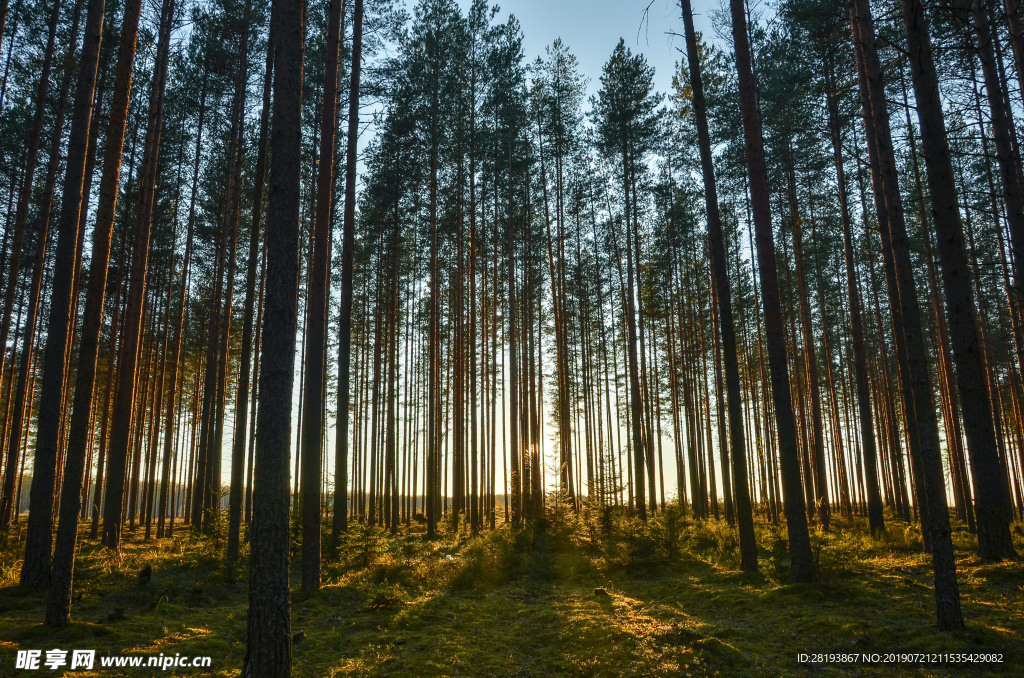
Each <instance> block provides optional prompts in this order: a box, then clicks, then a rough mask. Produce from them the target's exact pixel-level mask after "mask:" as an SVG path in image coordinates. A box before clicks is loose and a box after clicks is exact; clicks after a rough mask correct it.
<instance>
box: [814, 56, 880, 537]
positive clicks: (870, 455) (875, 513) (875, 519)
mask: <svg viewBox="0 0 1024 678" xmlns="http://www.w3.org/2000/svg"><path fill="white" fill-rule="evenodd" d="M825 74H826V77H827V78H828V79H829V84H828V85H827V90H828V91H827V94H826V96H827V98H828V118H829V137H830V140H831V141H832V154H833V156H834V158H835V165H836V182H837V184H838V189H839V190H838V195H839V212H840V216H841V218H842V221H843V254H844V262H845V272H846V295H847V299H848V302H849V303H848V305H849V309H850V338H851V343H852V345H853V369H854V375H855V378H856V382H857V414H858V423H859V426H860V443H861V450H862V453H863V455H864V473H865V476H866V477H867V499H868V526H869V528H870V530H871V533H872V534H877V533H878V532H879V531H880V530H884V529H885V518H884V516H883V515H882V495H881V492H880V490H879V485H878V452H877V450H876V448H875V433H874V423H873V421H872V416H871V394H870V389H871V384H870V382H869V381H868V371H867V349H866V348H865V345H864V322H863V320H862V318H861V309H862V306H861V301H860V288H859V286H858V284H857V270H856V266H857V262H856V260H855V259H854V251H853V220H852V218H851V216H850V205H849V201H848V194H847V192H846V172H845V165H844V162H843V151H842V148H843V144H842V132H841V130H840V126H839V125H840V122H839V102H838V94H837V93H836V92H835V89H834V80H833V69H832V66H831V63H827V64H825Z"/></svg>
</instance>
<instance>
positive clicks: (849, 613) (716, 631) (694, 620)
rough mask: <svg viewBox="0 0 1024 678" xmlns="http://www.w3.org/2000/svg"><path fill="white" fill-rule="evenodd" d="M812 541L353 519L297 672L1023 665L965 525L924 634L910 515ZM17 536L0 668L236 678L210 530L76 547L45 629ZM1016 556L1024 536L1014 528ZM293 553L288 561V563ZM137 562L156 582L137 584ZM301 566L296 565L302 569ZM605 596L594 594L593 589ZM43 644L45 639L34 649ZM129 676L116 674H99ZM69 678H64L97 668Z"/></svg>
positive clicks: (238, 603) (1018, 584)
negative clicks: (806, 553) (950, 626)
mask: <svg viewBox="0 0 1024 678" xmlns="http://www.w3.org/2000/svg"><path fill="white" fill-rule="evenodd" d="M838 528H839V529H834V530H833V531H832V532H831V533H830V534H816V535H814V537H813V539H814V548H815V554H816V557H817V558H818V564H819V571H820V573H821V577H820V582H819V583H817V584H813V585H792V584H789V583H788V555H787V550H786V541H785V529H784V528H779V527H775V526H772V525H768V524H761V523H759V524H758V539H759V544H760V549H761V553H760V566H761V567H760V572H759V573H757V574H750V575H745V574H741V573H740V572H739V571H738V569H737V562H738V552H737V539H736V537H735V536H734V533H733V531H732V530H730V528H729V526H728V525H726V524H725V523H724V522H721V523H719V522H714V521H712V522H709V523H698V524H695V523H693V522H691V521H689V520H688V519H686V518H684V517H682V516H681V515H679V514H678V512H674V511H670V512H669V514H668V515H667V517H666V516H660V517H659V518H657V519H656V520H654V521H652V522H651V523H650V524H649V525H646V526H645V525H641V524H640V523H639V522H637V521H634V520H630V519H627V518H623V517H615V516H608V515H605V516H598V515H587V516H584V517H583V518H574V517H572V516H571V515H568V514H566V513H565V512H561V511H555V512H553V513H552V515H551V516H550V517H549V521H548V523H547V525H546V527H545V528H544V529H543V530H541V529H527V530H523V531H520V532H518V533H513V532H512V531H511V530H509V529H508V528H503V529H498V530H496V531H494V532H490V533H485V534H484V536H482V537H479V538H476V539H470V538H468V537H467V536H466V535H465V534H461V535H459V536H458V537H455V536H451V537H448V538H444V539H439V540H436V541H433V542H426V541H424V539H423V536H422V533H421V532H417V531H416V530H415V528H414V529H413V530H412V531H410V532H406V533H402V534H399V535H397V536H388V535H385V534H383V533H381V532H379V531H377V530H373V529H366V528H363V527H360V526H357V527H355V528H354V529H353V530H352V531H351V533H350V534H349V535H348V537H347V539H346V542H345V544H344V545H343V548H342V549H341V550H340V554H341V555H340V556H339V557H328V558H327V559H326V561H325V565H324V587H323V589H322V590H321V592H320V593H319V594H318V595H316V596H313V597H304V596H302V595H301V594H300V593H299V592H298V577H297V575H296V577H295V578H294V579H293V591H294V593H293V596H292V631H293V633H294V634H295V640H296V641H297V642H296V643H295V645H294V673H295V675H297V676H316V677H327V676H378V675H380V676H383V675H388V676H415V677H417V678H420V677H424V676H519V677H527V676H679V675H695V676H705V675H721V676H747V675H749V676H788V675H806V674H812V675H825V676H827V675H848V674H856V675H919V676H933V675H934V676H944V675H988V674H990V673H991V674H999V675H1018V676H1020V675H1024V567H1022V565H1021V563H1020V562H1015V563H1001V564H988V563H984V562H982V561H979V560H978V559H977V558H976V557H975V556H974V555H973V547H974V541H975V540H974V538H973V537H972V536H971V535H969V534H967V532H966V531H963V530H958V531H957V532H956V533H955V536H954V541H955V545H956V547H957V565H958V575H959V576H958V579H959V582H960V593H961V599H962V603H963V608H964V617H965V618H966V620H967V630H966V631H965V632H962V633H954V634H943V633H939V632H938V631H936V630H935V625H934V599H933V596H932V592H931V589H930V581H931V575H930V562H929V559H928V558H927V557H926V556H924V555H922V553H921V543H920V538H919V535H918V533H917V532H916V530H915V529H914V528H911V527H907V526H905V525H901V524H898V523H892V524H891V525H890V527H889V531H888V533H887V534H886V535H885V536H883V537H882V538H881V539H879V540H874V539H871V538H870V537H868V536H867V535H866V534H865V532H864V526H863V524H861V523H857V524H846V525H839V526H838ZM18 538H19V533H18V532H17V531H16V532H14V533H13V534H12V535H11V537H9V538H8V541H7V542H6V543H0V676H7V675H25V676H28V675H32V674H33V673H37V672H30V671H15V670H14V669H13V668H12V667H13V665H14V658H15V654H16V650H17V649H26V648H33V649H42V650H44V651H45V650H47V649H51V648H62V649H69V648H71V649H75V648H77V649H95V650H97V654H98V655H102V654H104V653H109V654H113V655H126V654H140V655H143V654H144V655H155V654H159V653H164V654H165V655H171V656H173V655H174V654H175V653H181V654H183V655H190V656H196V655H209V656H211V657H212V667H211V669H206V670H201V669H191V670H188V671H179V672H177V673H175V672H174V671H173V670H171V671H167V672H161V671H155V670H154V669H146V670H141V671H137V672H136V673H134V674H133V673H131V672H130V671H129V672H128V675H140V676H141V675H154V674H156V675H164V676H167V675H209V674H213V675H224V676H232V675H238V673H239V669H240V667H241V663H242V657H243V655H244V651H245V613H246V607H247V604H246V596H247V587H246V568H245V565H244V561H243V563H242V564H241V565H238V566H234V567H232V566H227V565H225V564H224V563H223V561H222V558H221V554H222V553H223V550H224V541H223V536H222V535H221V534H219V533H216V532H215V533H213V534H208V535H203V536H186V535H184V534H182V536H178V537H175V538H173V539H163V540H160V541H151V542H143V541H142V540H141V538H135V537H132V538H130V539H129V540H128V543H127V544H126V546H125V548H124V550H123V551H122V553H120V554H112V553H109V552H107V551H105V550H104V549H102V548H101V547H99V546H98V545H97V544H95V543H93V542H90V541H88V540H83V542H82V545H81V550H80V553H79V558H78V565H77V569H76V572H75V600H76V604H75V607H74V610H73V618H74V622H73V623H72V625H71V626H70V627H68V628H66V629H64V630H62V631H59V632H57V633H54V632H52V631H51V630H50V629H47V628H45V627H44V626H42V625H41V621H42V617H43V609H44V594H42V593H39V592H26V591H22V590H20V589H18V588H16V584H17V576H18V571H19V568H20V560H19V558H20V548H21V544H20V542H19V540H18ZM1015 539H1016V540H1017V548H1018V551H1019V552H1021V553H1024V534H1022V532H1021V530H1020V526H1019V525H1017V526H1016V527H1015ZM293 561H294V559H293ZM147 565H151V566H152V568H153V575H152V580H151V581H149V582H148V583H146V584H139V583H138V574H139V572H140V570H142V569H143V568H144V567H146V566H147ZM296 569H297V568H296ZM598 588H600V589H603V591H597V590H596V589H598ZM836 652H846V653H880V654H884V653H887V652H899V653H909V652H926V653H938V652H942V653H945V652H960V653H1001V654H1002V659H1003V662H1002V663H1001V664H984V665H981V664H955V665H954V664H949V663H947V664H937V665H934V664H933V665H920V664H918V665H913V666H911V665H905V664H904V665H894V664H881V663H876V664H867V663H864V662H859V663H855V664H846V665H839V664H829V665H823V664H817V665H811V664H807V663H799V662H798V661H797V655H798V654H799V653H808V654H812V653H836ZM44 656H45V652H44ZM107 673H108V674H110V675H123V674H124V670H123V669H118V670H112V669H111V670H108V671H107ZM97 674H103V672H102V671H100V672H97V673H78V674H70V673H69V674H67V675H97Z"/></svg>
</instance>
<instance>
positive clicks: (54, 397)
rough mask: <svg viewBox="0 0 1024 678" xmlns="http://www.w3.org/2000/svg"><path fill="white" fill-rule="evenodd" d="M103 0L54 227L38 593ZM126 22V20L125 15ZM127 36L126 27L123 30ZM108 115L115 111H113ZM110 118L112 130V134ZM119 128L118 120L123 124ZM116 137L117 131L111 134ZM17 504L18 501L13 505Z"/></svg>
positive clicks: (35, 490) (32, 540) (88, 30)
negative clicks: (55, 250) (55, 232)
mask: <svg viewBox="0 0 1024 678" xmlns="http://www.w3.org/2000/svg"><path fill="white" fill-rule="evenodd" d="M103 10H104V0H89V5H88V10H87V16H86V24H85V36H84V40H83V44H82V51H81V53H80V56H79V66H78V82H77V83H76V85H75V104H74V107H73V109H72V115H71V132H70V136H69V137H68V138H69V142H68V150H67V159H66V161H65V162H66V167H67V170H66V172H65V176H64V189H63V196H62V199H61V211H60V219H59V221H58V222H57V254H56V260H55V264H54V275H53V283H52V287H51V292H50V315H49V322H48V327H47V333H46V348H45V349H44V354H43V383H42V392H41V395H40V404H39V415H38V419H37V429H38V435H37V437H36V451H35V463H34V471H33V476H32V490H31V495H30V500H29V524H28V533H27V535H26V540H25V561H24V564H23V566H22V570H21V582H20V583H21V585H22V586H25V587H31V588H41V587H43V586H46V585H47V583H48V582H49V574H50V547H51V544H52V529H53V503H54V475H55V469H56V466H57V447H58V445H59V442H60V441H59V429H60V419H61V411H62V407H61V404H62V399H63V394H64V383H65V378H66V376H67V375H66V374H65V369H64V366H65V364H66V363H67V358H68V353H69V350H70V344H71V340H70V337H69V333H70V332H69V330H70V329H71V304H72V292H73V282H74V278H75V271H74V269H75V268H76V267H77V264H78V262H77V260H76V251H77V249H78V239H79V238H80V237H81V233H80V226H81V224H80V219H79V217H80V212H81V209H82V203H83V198H82V186H83V183H84V180H85V165H86V155H87V150H88V144H89V126H90V123H91V121H92V112H93V111H92V109H93V94H94V93H95V88H96V71H97V66H98V64H99V51H100V37H101V34H102V31H103ZM126 17H127V18H128V19H130V18H131V17H130V16H128V15H127V14H126ZM124 30H125V32H126V33H130V32H131V21H128V22H127V23H126V24H125V29H124ZM112 113H114V111H113V110H112ZM114 122H115V118H114V117H113V116H112V118H111V129H112V130H116V125H114ZM122 126H123V119H122ZM115 134H116V131H115ZM15 501H17V499H15Z"/></svg>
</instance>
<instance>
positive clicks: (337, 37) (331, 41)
mask: <svg viewBox="0 0 1024 678" xmlns="http://www.w3.org/2000/svg"><path fill="white" fill-rule="evenodd" d="M342 4H343V2H342V0H331V2H330V5H329V9H328V14H327V54H326V57H325V59H326V63H325V66H324V85H323V102H322V105H321V113H320V116H321V120H320V157H319V160H318V162H317V168H318V170H317V184H316V216H315V220H314V226H313V258H312V262H311V264H310V267H309V280H308V283H307V292H306V293H307V294H308V295H309V296H308V297H307V298H308V300H309V301H308V304H309V308H308V320H307V322H306V327H305V338H306V341H305V344H306V345H305V362H306V374H305V380H306V383H305V387H306V388H305V393H304V395H303V400H302V407H303V415H302V419H303V427H302V450H301V454H302V478H301V481H300V482H301V495H302V590H303V591H306V592H307V593H308V592H312V591H316V590H317V589H319V588H320V519H321V513H320V469H321V465H322V463H323V413H324V395H325V394H324V388H323V385H324V373H325V371H326V365H325V361H324V357H325V353H324V350H325V346H326V344H327V294H328V288H329V286H330V280H329V278H330V266H331V262H330V254H329V252H328V245H329V241H330V237H331V207H332V206H333V204H334V200H333V192H334V191H333V189H334V145H335V144H334V132H335V130H336V129H337V126H338V125H337V118H338V58H339V52H340V49H341V13H342ZM239 463H241V456H240V455H239Z"/></svg>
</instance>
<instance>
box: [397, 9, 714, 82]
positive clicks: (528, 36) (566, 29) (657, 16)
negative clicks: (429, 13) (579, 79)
mask: <svg viewBox="0 0 1024 678" xmlns="http://www.w3.org/2000/svg"><path fill="white" fill-rule="evenodd" d="M458 3H459V5H460V6H461V7H462V8H463V10H464V11H465V10H466V9H468V8H469V6H470V4H471V0H458ZM648 3H650V10H649V12H648V19H649V21H647V22H644V9H645V8H646V7H647V6H648ZM412 4H414V3H413V2H412V0H410V2H409V5H410V6H411V5H412ZM497 4H498V5H499V7H500V8H501V12H500V14H499V19H504V18H505V17H507V16H508V14H509V13H512V14H515V16H516V17H517V18H518V19H519V23H520V24H521V25H522V27H523V35H524V40H523V47H524V49H525V52H526V60H527V62H528V63H532V62H533V61H534V60H535V59H536V58H537V57H538V56H543V55H544V48H545V47H546V46H548V45H550V44H551V43H552V42H554V40H555V38H559V37H560V38H562V42H564V43H565V44H566V45H567V46H568V47H569V49H570V50H571V51H572V52H573V54H575V55H576V58H577V59H578V60H579V64H580V70H581V72H582V73H583V74H584V75H585V76H587V77H588V78H590V81H591V82H590V83H589V85H588V88H587V92H588V95H589V94H594V93H595V92H597V90H598V88H599V87H600V82H599V80H598V79H599V77H600V75H601V67H602V66H603V65H604V63H605V61H607V60H608V56H609V55H610V54H611V52H612V49H614V48H615V45H616V43H618V41H619V38H624V39H625V40H626V46H627V47H629V48H630V49H631V50H633V51H634V52H642V53H643V54H644V56H646V57H647V61H648V62H649V63H650V64H651V65H652V66H654V69H655V76H654V82H655V87H656V88H657V90H658V91H659V92H661V93H662V94H667V93H668V91H669V89H670V88H671V86H672V72H673V70H674V68H675V62H676V61H678V60H679V59H680V57H681V55H680V53H679V51H678V50H677V47H678V48H682V47H683V41H682V39H681V38H679V37H673V36H670V35H668V32H669V31H674V32H677V33H682V29H683V21H682V17H681V15H680V13H679V6H678V3H677V2H676V0H653V2H651V0H589V1H588V0H506V1H505V2H500V1H499V2H497ZM693 6H694V7H693V9H694V15H695V16H694V23H695V24H696V27H697V30H698V31H702V32H703V33H704V34H705V36H706V39H712V38H713V37H714V36H713V35H712V30H711V22H710V19H709V17H708V11H709V10H711V9H714V8H717V7H718V1H717V0H693Z"/></svg>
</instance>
